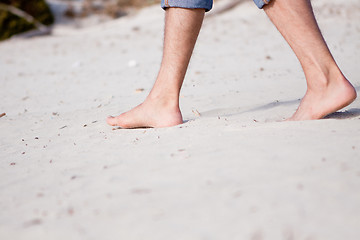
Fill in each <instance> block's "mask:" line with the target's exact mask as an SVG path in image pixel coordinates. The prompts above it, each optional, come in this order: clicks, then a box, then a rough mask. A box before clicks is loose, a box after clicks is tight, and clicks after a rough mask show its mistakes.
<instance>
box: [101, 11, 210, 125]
mask: <svg viewBox="0 0 360 240" xmlns="http://www.w3.org/2000/svg"><path fill="white" fill-rule="evenodd" d="M204 13H205V10H204V9H184V8H168V9H167V10H166V14H165V37H164V49H163V59H162V63H161V67H160V71H159V74H158V77H157V79H156V82H155V84H154V86H153V88H152V90H151V91H150V94H149V95H148V96H147V98H146V99H145V101H144V102H143V103H142V104H140V105H138V106H137V107H135V108H133V109H132V110H130V111H128V112H125V113H123V114H120V115H119V116H117V117H108V119H107V123H108V124H109V125H112V126H120V127H122V128H138V127H169V126H174V125H178V124H181V123H183V120H182V115H181V112H180V108H179V94H180V89H181V86H182V83H183V80H184V77H185V73H186V70H187V67H188V64H189V61H190V58H191V54H192V51H193V49H194V46H195V43H196V40H197V37H198V34H199V31H200V28H201V25H202V21H203V19H204Z"/></svg>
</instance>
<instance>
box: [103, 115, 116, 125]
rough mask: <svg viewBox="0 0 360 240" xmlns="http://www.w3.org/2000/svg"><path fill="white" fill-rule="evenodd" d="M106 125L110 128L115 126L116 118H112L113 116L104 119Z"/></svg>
mask: <svg viewBox="0 0 360 240" xmlns="http://www.w3.org/2000/svg"><path fill="white" fill-rule="evenodd" d="M106 122H107V124H109V125H110V126H117V122H118V121H117V118H116V117H113V116H109V117H107V119H106Z"/></svg>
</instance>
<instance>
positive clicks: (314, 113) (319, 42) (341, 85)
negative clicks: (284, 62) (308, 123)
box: [264, 0, 356, 120]
mask: <svg viewBox="0 0 360 240" xmlns="http://www.w3.org/2000/svg"><path fill="white" fill-rule="evenodd" d="M264 10H265V12H266V14H267V15H268V17H269V18H270V20H271V21H272V22H273V23H274V25H275V26H276V28H277V29H278V30H279V32H280V33H281V34H282V36H283V37H284V38H285V40H286V41H287V42H288V44H289V45H290V47H291V48H292V50H293V51H294V53H295V54H296V56H297V58H298V59H299V61H300V63H301V66H302V68H303V70H304V73H305V78H306V82H307V91H306V94H305V96H304V98H303V99H302V101H301V103H300V106H299V108H298V110H297V111H296V112H295V113H294V115H293V116H292V117H291V118H290V119H289V120H311V119H321V118H323V117H325V116H326V115H328V114H330V113H333V112H335V111H337V110H339V109H341V108H343V107H345V106H347V105H349V104H350V103H351V102H353V101H354V100H355V98H356V91H355V89H354V87H353V86H352V85H351V83H350V82H349V81H348V80H347V79H346V78H345V77H344V75H343V74H342V72H341V71H340V69H339V67H338V66H337V64H336V63H335V60H334V58H333V57H332V55H331V53H330V51H329V49H328V47H327V45H326V43H325V40H324V38H323V36H322V34H321V32H320V29H319V27H318V25H317V22H316V19H315V16H314V14H313V10H312V7H311V3H310V0H297V1H289V0H273V1H272V2H271V3H270V4H269V5H267V6H266V7H264Z"/></svg>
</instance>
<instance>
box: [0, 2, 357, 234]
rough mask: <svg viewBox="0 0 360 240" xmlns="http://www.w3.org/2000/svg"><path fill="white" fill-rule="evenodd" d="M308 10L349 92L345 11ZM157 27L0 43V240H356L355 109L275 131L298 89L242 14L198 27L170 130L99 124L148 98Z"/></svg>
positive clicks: (255, 19)
mask: <svg viewBox="0 0 360 240" xmlns="http://www.w3.org/2000/svg"><path fill="white" fill-rule="evenodd" d="M313 3H314V9H315V12H316V15H317V18H318V21H319V24H320V27H321V29H322V31H323V34H324V36H325V38H326V40H327V43H328V44H329V47H330V49H331V51H332V53H333V55H334V57H335V58H336V60H337V62H338V64H339V65H340V67H341V69H342V70H343V72H344V74H345V75H346V76H347V77H348V78H349V79H350V80H351V82H352V83H353V84H354V85H355V86H356V89H357V91H358V94H359V91H360V73H359V67H358V62H359V56H360V41H359V39H360V21H359V19H360V11H359V10H360V3H359V1H357V0H350V1H345V0H336V1H331V2H328V1H325V0H317V1H313ZM215 9H216V6H215ZM163 17H164V13H163V11H162V10H161V9H160V8H159V7H158V6H154V7H149V8H146V9H143V10H141V11H139V12H138V13H137V14H134V15H131V16H128V17H124V18H121V19H118V20H114V21H110V22H106V23H103V24H99V25H94V26H89V27H86V28H81V29H76V28H72V27H69V26H63V25H59V26H57V27H55V29H54V33H53V35H51V36H45V37H44V36H42V37H35V38H31V39H22V38H18V39H11V40H9V41H5V42H1V43H0V95H1V102H0V114H1V113H6V115H5V116H3V117H1V118H0V132H1V139H0V159H1V161H0V239H12V240H16V239H27V240H29V239H36V240H38V239H47V240H48V239H49V240H51V239H54V240H55V239H94V240H98V239H104V240H105V239H122V240H133V239H134V240H135V239H136V240H138V239H140V240H143V239H154V240H165V239H166V240H169V239H171V240H180V239H181V240H193V239H194V240H224V239H226V240H233V239H234V240H235V239H236V240H238V239H249V240H265V239H270V240H279V239H284V240H297V239H304V240H324V239H326V240H344V239H346V240H358V239H360V191H359V189H360V101H359V100H356V101H355V102H354V103H352V104H351V105H350V106H348V107H346V108H345V109H343V110H341V111H339V112H337V113H336V114H333V115H331V116H330V117H328V118H327V119H323V120H317V121H304V122H281V120H282V119H284V118H287V117H289V116H291V115H292V113H293V112H294V111H295V110H296V108H297V105H298V104H299V101H300V100H299V99H301V97H302V96H303V94H304V92H305V87H306V86H305V81H304V76H303V73H302V71H301V68H300V65H299V64H298V62H297V61H296V58H295V56H294V55H293V53H292V52H291V50H290V48H289V47H288V46H287V45H286V43H285V42H284V40H283V39H282V38H281V36H280V34H279V33H278V32H277V31H276V29H275V28H274V27H273V26H272V24H271V23H270V21H269V20H268V19H267V17H266V15H265V14H264V13H263V11H259V10H257V8H256V7H254V6H253V3H252V2H251V1H247V2H245V3H243V4H240V5H238V6H237V7H236V8H234V9H232V10H230V11H226V12H224V13H221V14H214V15H212V16H211V17H208V18H207V19H206V20H205V23H204V27H203V29H202V32H201V34H200V37H199V41H198V44H197V46H196V49H195V53H194V56H193V59H192V61H191V64H190V68H189V71H188V74H187V76H186V80H185V83H184V87H183V90H182V92H181V109H182V111H183V114H184V118H185V120H186V122H185V123H184V124H183V125H180V126H176V127H171V128H164V129H135V130H120V129H115V130H114V129H113V128H112V127H110V126H107V125H106V123H105V118H106V116H107V115H110V114H112V115H115V114H119V113H121V112H123V111H126V110H128V109H130V108H131V107H133V106H135V105H137V104H138V103H140V102H141V101H142V100H143V99H144V98H145V96H146V95H147V93H148V92H149V91H150V89H151V86H152V84H153V82H154V80H155V76H156V73H157V70H158V67H159V64H160V60H161V46H162V29H163Z"/></svg>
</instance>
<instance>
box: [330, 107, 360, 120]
mask: <svg viewBox="0 0 360 240" xmlns="http://www.w3.org/2000/svg"><path fill="white" fill-rule="evenodd" d="M358 116H360V108H351V109H349V110H346V111H344V112H334V113H332V114H329V115H327V116H326V117H324V119H348V118H355V117H358Z"/></svg>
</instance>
